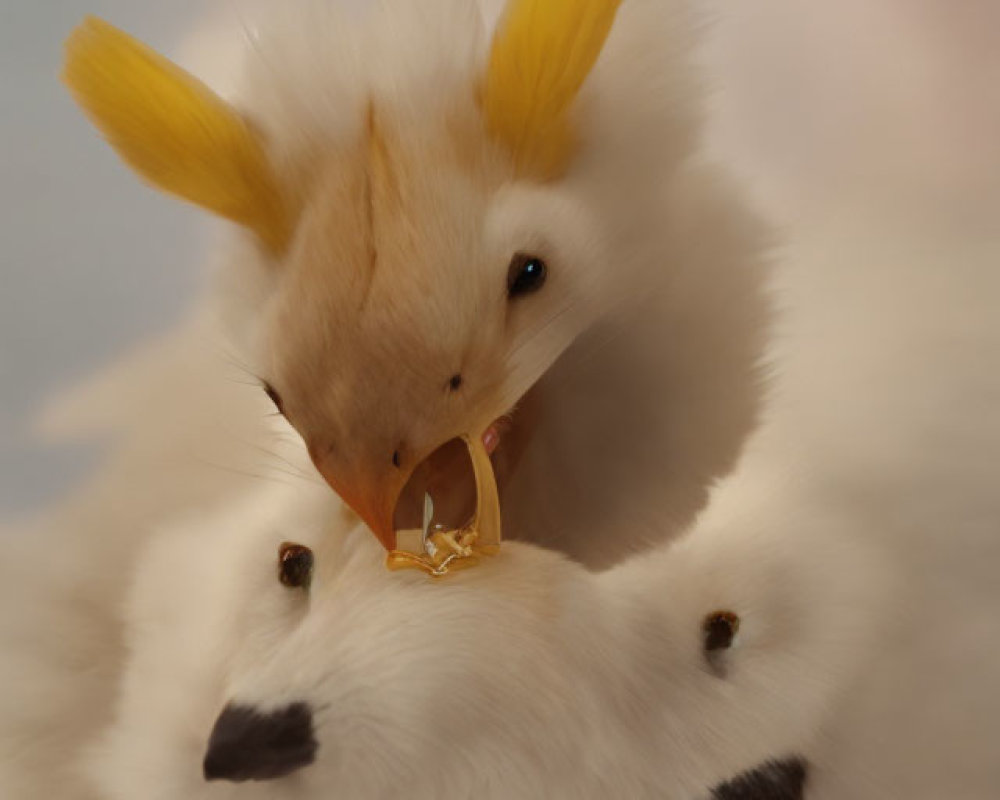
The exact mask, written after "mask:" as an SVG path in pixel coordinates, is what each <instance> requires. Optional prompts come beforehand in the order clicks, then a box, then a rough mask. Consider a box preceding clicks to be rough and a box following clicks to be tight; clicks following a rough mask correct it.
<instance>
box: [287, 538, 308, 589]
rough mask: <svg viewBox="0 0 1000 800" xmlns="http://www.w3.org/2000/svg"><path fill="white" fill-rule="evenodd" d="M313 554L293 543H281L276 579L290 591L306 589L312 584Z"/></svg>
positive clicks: (300, 545) (303, 546) (302, 546)
mask: <svg viewBox="0 0 1000 800" xmlns="http://www.w3.org/2000/svg"><path fill="white" fill-rule="evenodd" d="M313 562H314V558H313V553H312V550H310V549H309V548H308V547H306V546H305V545H302V544H295V543H294V542H282V544H281V547H280V548H278V579H279V580H280V581H281V582H282V583H283V584H284V585H285V586H288V587H290V588H292V589H308V588H309V586H310V584H311V583H312V573H313Z"/></svg>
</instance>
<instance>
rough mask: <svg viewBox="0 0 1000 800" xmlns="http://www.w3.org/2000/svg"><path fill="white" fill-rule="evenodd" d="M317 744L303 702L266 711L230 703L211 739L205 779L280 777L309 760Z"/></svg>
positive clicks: (255, 779)
mask: <svg viewBox="0 0 1000 800" xmlns="http://www.w3.org/2000/svg"><path fill="white" fill-rule="evenodd" d="M316 747H317V744H316V739H315V737H314V736H313V721H312V711H311V710H310V709H309V706H307V705H306V704H305V703H293V704H291V705H289V706H286V707H285V708H281V709H278V710H277V711H269V712H266V713H264V712H260V711H257V710H256V709H254V708H251V707H250V706H240V705H228V706H226V708H225V709H223V711H222V714H220V715H219V718H218V720H216V722H215V727H214V728H212V735H211V737H209V740H208V752H207V753H206V754H205V762H204V770H205V780H209V781H214V780H226V781H266V780H271V779H272V778H280V777H282V776H284V775H288V774H289V773H292V772H295V770H297V769H301V768H302V767H305V766H308V765H309V764H311V763H312V762H313V760H314V759H315V758H316Z"/></svg>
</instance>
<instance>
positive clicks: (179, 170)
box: [63, 17, 289, 252]
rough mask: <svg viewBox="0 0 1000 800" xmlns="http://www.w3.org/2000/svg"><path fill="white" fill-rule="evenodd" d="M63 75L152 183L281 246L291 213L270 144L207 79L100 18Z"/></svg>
mask: <svg viewBox="0 0 1000 800" xmlns="http://www.w3.org/2000/svg"><path fill="white" fill-rule="evenodd" d="M63 80H64V81H65V83H66V84H67V86H68V87H69V88H70V91H71V92H72V93H73V96H74V98H75V99H76V101H77V103H79V105H80V106H81V107H82V108H83V109H84V111H85V112H86V113H87V115H88V116H89V117H90V119H91V120H92V121H93V123H94V124H95V125H96V126H97V128H98V129H99V130H100V131H101V132H102V133H103V134H104V136H105V137H106V138H107V140H108V142H109V143H110V144H111V145H112V146H113V147H114V148H115V150H116V151H118V154H119V155H120V156H121V157H122V158H123V159H124V160H125V162H126V163H128V164H129V166H131V167H132V168H133V169H134V170H135V171H136V172H138V173H139V174H140V175H141V176H142V177H143V178H144V179H145V180H147V181H149V182H150V183H151V184H153V185H154V186H156V187H157V188H160V189H163V190H164V191H167V192H170V193H172V194H175V195H178V196H179V197H182V198H184V199H185V200H188V201H190V202H192V203H196V204H197V205H200V206H203V207H204V208H207V209H209V210H210V211H213V212H215V213H217V214H219V215H221V216H223V217H226V218H227V219H230V220H233V221H234V222H238V223H240V224H241V225H245V226H246V227H248V228H250V229H252V230H254V231H255V232H256V233H257V234H258V235H259V236H260V237H261V238H262V239H263V240H264V242H265V243H266V244H267V245H268V246H269V247H270V248H271V249H272V250H274V251H276V252H277V251H280V250H281V249H282V247H283V246H284V245H285V243H286V241H287V237H288V232H289V219H288V214H287V212H286V210H285V208H284V205H283V203H282V202H281V196H280V191H279V189H278V184H277V180H276V178H275V175H274V171H273V169H272V168H271V165H270V163H269V161H268V158H267V155H266V153H265V152H264V148H263V146H262V144H261V142H260V140H259V138H258V136H257V135H255V133H254V132H253V131H252V130H251V128H250V127H249V126H248V125H247V123H246V121H245V120H244V119H243V117H242V116H241V115H240V114H239V113H238V112H237V111H236V110H235V109H233V108H232V107H231V106H230V105H229V104H227V103H226V102H225V101H223V100H222V99H221V98H220V97H219V96H218V95H216V94H215V93H214V92H212V91H211V90H210V89H209V88H208V87H206V86H205V85H204V84H203V83H201V82H200V81H198V80H197V79H196V78H194V77H193V76H192V75H190V74H189V73H187V72H185V71H184V70H182V69H181V68H180V67H178V66H176V65H175V64H173V63H172V62H170V61H168V60H167V59H166V58H164V57H163V56H161V55H159V54H158V53H156V52H155V51H153V50H151V49H150V48H148V47H146V46H145V45H144V44H142V43H141V42H139V41H137V40H135V39H133V38H132V37H131V36H129V35H128V34H126V33H124V32H123V31H121V30H119V29H118V28H115V27H114V26H112V25H109V24H108V23H107V22H104V21H103V20H100V19H97V18H96V17H87V18H86V19H85V20H84V21H83V22H82V23H81V24H80V25H79V26H78V27H77V28H76V29H75V30H74V31H73V33H72V34H71V35H70V37H69V39H68V40H67V42H66V64H65V67H64V70H63Z"/></svg>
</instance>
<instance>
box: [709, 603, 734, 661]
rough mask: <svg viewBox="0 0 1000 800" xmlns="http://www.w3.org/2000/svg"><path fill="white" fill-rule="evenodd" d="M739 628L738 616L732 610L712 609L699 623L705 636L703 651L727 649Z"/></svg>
mask: <svg viewBox="0 0 1000 800" xmlns="http://www.w3.org/2000/svg"><path fill="white" fill-rule="evenodd" d="M739 629H740V618H739V616H737V615H736V614H734V613H733V612H732V611H713V612H712V613H711V614H709V615H708V616H706V617H705V620H704V622H702V625H701V630H702V633H703V634H704V636H705V645H704V646H705V652H706V653H711V652H713V651H715V650H728V649H729V648H730V647H732V644H733V639H734V638H735V637H736V633H737V631H739Z"/></svg>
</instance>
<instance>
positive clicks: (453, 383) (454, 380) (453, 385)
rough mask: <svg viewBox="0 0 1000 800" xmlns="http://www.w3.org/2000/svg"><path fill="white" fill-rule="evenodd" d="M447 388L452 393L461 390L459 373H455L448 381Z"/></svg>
mask: <svg viewBox="0 0 1000 800" xmlns="http://www.w3.org/2000/svg"><path fill="white" fill-rule="evenodd" d="M448 388H449V389H451V391H453V392H457V391H458V390H459V389H461V388H462V376H461V374H459V373H457V372H456V373H455V374H454V375H452V376H451V377H450V378H449V379H448Z"/></svg>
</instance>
